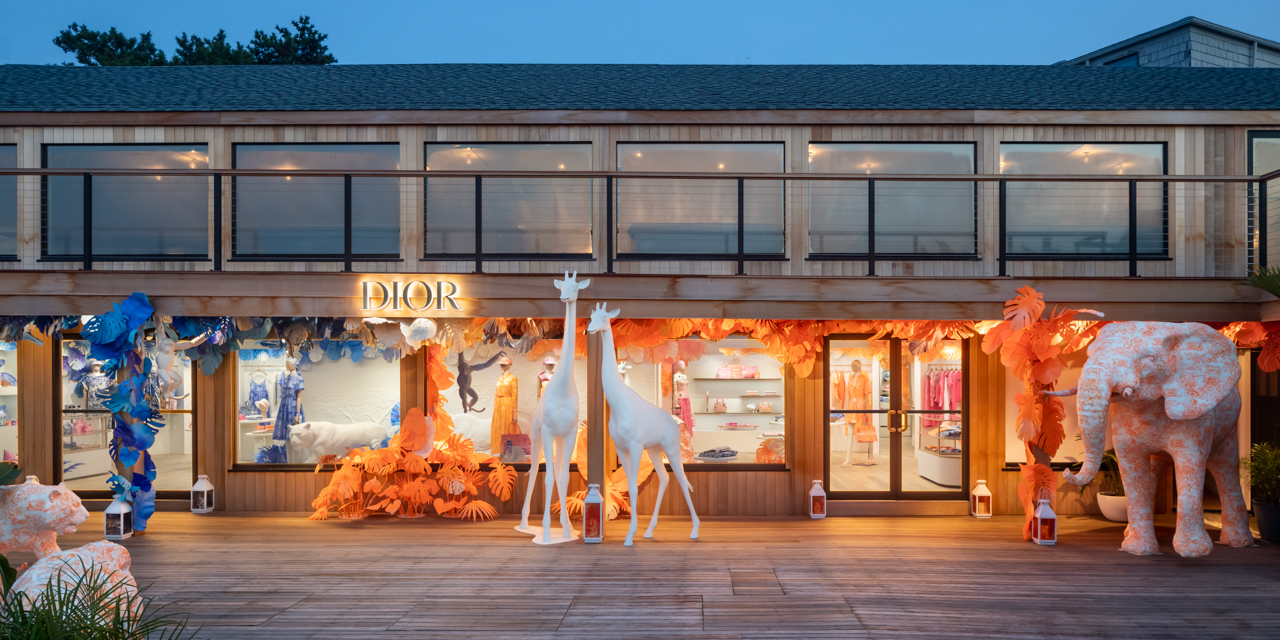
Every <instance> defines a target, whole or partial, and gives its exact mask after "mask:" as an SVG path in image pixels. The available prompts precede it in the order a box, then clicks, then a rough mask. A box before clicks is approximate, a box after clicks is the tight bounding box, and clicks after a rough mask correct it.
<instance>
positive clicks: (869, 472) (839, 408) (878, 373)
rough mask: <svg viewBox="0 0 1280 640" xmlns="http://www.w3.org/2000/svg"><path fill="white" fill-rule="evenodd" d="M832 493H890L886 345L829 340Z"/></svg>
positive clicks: (828, 374)
mask: <svg viewBox="0 0 1280 640" xmlns="http://www.w3.org/2000/svg"><path fill="white" fill-rule="evenodd" d="M828 349H829V355H828V367H827V384H828V387H829V388H828V390H827V394H828V395H827V398H828V405H827V406H828V421H829V424H828V429H829V430H830V436H829V440H828V441H829V442H830V452H829V459H830V461H831V468H830V474H831V482H830V486H829V487H828V490H830V491H877V492H879V491H889V490H890V487H891V482H890V480H891V474H890V466H891V465H890V460H889V450H890V447H889V431H888V427H889V421H888V417H889V416H888V413H887V412H888V410H889V380H890V378H889V341H888V340H876V341H867V340H832V341H830V343H829V345H828Z"/></svg>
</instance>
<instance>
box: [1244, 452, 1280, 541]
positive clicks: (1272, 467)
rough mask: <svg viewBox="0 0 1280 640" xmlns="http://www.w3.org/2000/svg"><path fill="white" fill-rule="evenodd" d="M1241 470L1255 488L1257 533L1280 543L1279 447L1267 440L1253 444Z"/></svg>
mask: <svg viewBox="0 0 1280 640" xmlns="http://www.w3.org/2000/svg"><path fill="white" fill-rule="evenodd" d="M1240 470H1241V474H1240V475H1241V476H1243V477H1244V479H1245V480H1248V481H1249V485H1250V486H1251V487H1252V490H1251V492H1250V496H1251V497H1252V499H1253V515H1254V517H1256V518H1257V519H1258V534H1259V535H1260V536H1261V537H1262V539H1263V540H1266V541H1267V542H1280V448H1278V447H1276V446H1275V445H1273V444H1270V443H1266V442H1263V443H1259V444H1255V445H1253V448H1252V449H1250V450H1249V457H1247V458H1241V459H1240Z"/></svg>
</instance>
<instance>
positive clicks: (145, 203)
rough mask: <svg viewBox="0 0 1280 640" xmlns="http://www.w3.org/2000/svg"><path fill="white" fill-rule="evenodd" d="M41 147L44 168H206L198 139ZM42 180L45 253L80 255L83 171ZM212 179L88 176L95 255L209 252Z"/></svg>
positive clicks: (191, 255)
mask: <svg viewBox="0 0 1280 640" xmlns="http://www.w3.org/2000/svg"><path fill="white" fill-rule="evenodd" d="M43 150H44V166H45V167H46V168H49V169H208V168H209V148H208V145H204V144H123V145H101V144H84V145H63V144H49V145H45V146H44V147H43ZM43 182H44V210H43V217H44V222H43V224H44V244H45V246H44V251H43V252H42V253H43V255H44V256H45V257H63V256H65V257H79V256H81V255H83V253H84V178H83V177H82V176H47V177H45V178H43ZM211 184H212V178H209V177H207V176H191V177H188V176H166V177H161V176H106V175H102V176H93V179H92V192H93V201H92V205H93V238H92V241H93V254H94V255H95V256H102V257H114V256H128V257H144V256H155V257H179V256H180V257H184V258H193V259H194V258H204V257H207V256H208V254H209V216H210V211H211V207H212V206H213V199H212V196H211V194H210V185H211Z"/></svg>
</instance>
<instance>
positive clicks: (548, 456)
mask: <svg viewBox="0 0 1280 640" xmlns="http://www.w3.org/2000/svg"><path fill="white" fill-rule="evenodd" d="M577 278H578V272H576V271H575V272H573V275H569V272H568V271H566V272H565V273H564V280H555V281H554V284H555V286H556V288H557V289H559V290H560V301H561V302H563V303H565V309H564V339H563V341H562V342H561V343H560V344H561V346H560V365H559V366H557V367H556V370H555V373H553V374H551V380H550V381H549V382H547V386H546V388H545V389H544V390H543V392H542V397H541V398H538V404H536V405H534V407H533V428H532V431H533V434H532V436H533V437H532V443H531V444H532V445H533V451H532V453H531V454H530V456H529V458H530V459H529V462H530V464H529V481H528V488H527V489H526V490H525V494H524V509H523V510H521V512H520V526H518V527H516V531H523V532H525V533H533V532H534V530H533V529H530V528H529V503H530V502H532V501H533V483H534V480H536V479H537V478H538V458H539V455H541V457H542V458H544V459H545V460H546V461H547V472H546V477H545V480H544V485H545V486H546V492H545V493H546V507H545V508H544V509H543V511H542V531H541V532H539V533H538V537H537V538H536V539H535V540H534V542H535V543H537V544H556V543H558V542H568V541H570V540H573V539H574V538H575V534H574V531H573V527H572V526H571V525H570V524H569V510H568V509H561V510H560V531H561V535H560V537H559V538H557V539H556V540H552V539H551V494H552V493H553V489H556V488H559V490H560V504H561V505H565V504H568V503H567V502H565V493H567V492H568V488H569V461H570V460H571V459H572V458H573V446H574V445H575V444H577V441H578V382H577V380H575V379H574V377H573V365H574V360H575V359H576V358H574V349H575V348H576V347H577V344H576V341H577V333H578V331H577V325H578V309H577V303H578V291H580V290H582V289H586V288H587V285H589V284H591V280H583V281H582V282H577ZM539 443H541V449H539Z"/></svg>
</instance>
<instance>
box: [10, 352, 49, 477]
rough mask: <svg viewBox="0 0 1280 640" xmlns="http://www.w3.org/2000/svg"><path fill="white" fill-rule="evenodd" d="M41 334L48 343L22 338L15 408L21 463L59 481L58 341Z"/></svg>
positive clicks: (30, 470)
mask: <svg viewBox="0 0 1280 640" xmlns="http://www.w3.org/2000/svg"><path fill="white" fill-rule="evenodd" d="M38 337H39V338H40V340H43V341H44V344H42V345H39V344H36V343H34V342H31V341H28V340H19V341H18V351H17V358H18V368H17V372H18V373H17V378H18V395H17V400H18V406H17V407H11V409H13V410H14V412H15V413H14V414H13V415H14V416H15V417H16V418H17V420H18V452H17V453H18V466H19V467H21V468H22V470H23V471H24V472H25V473H26V474H27V475H33V476H37V477H39V478H40V481H41V482H43V483H45V484H49V483H53V482H57V481H58V478H57V477H56V476H57V475H58V474H55V473H54V469H55V462H56V460H57V459H58V458H60V456H57V455H55V454H56V453H57V452H56V451H55V450H54V447H57V446H60V445H61V439H60V438H56V437H54V427H55V423H56V422H57V420H56V419H55V418H56V416H55V413H54V409H55V407H56V406H57V403H56V402H55V400H54V397H53V390H54V389H55V388H56V387H55V386H54V382H55V379H54V378H55V376H57V375H59V373H60V372H59V371H57V370H56V369H55V368H54V366H53V363H54V353H53V347H54V341H53V340H51V339H49V338H47V337H44V336H38Z"/></svg>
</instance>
